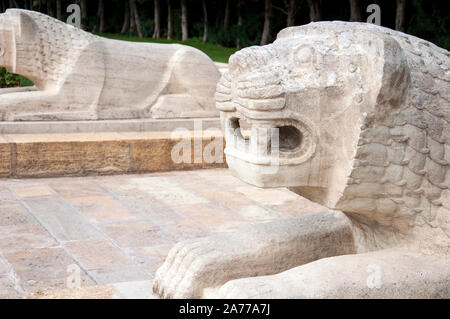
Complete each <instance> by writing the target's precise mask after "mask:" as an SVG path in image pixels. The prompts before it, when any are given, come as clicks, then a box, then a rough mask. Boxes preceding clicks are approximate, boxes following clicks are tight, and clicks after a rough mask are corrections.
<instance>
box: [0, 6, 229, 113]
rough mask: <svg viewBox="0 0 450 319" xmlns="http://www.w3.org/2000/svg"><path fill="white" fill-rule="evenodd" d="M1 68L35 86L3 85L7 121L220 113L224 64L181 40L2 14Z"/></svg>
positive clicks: (0, 102) (0, 104)
mask: <svg viewBox="0 0 450 319" xmlns="http://www.w3.org/2000/svg"><path fill="white" fill-rule="evenodd" d="M0 43H1V48H0V66H2V67H6V68H7V69H8V70H9V71H11V72H14V73H19V74H21V75H24V76H26V77H27V78H29V79H30V80H32V81H33V82H34V83H35V87H34V88H31V89H30V88H17V89H6V90H0V95H1V99H0V121H27V120H30V121H34V120H97V119H138V118H175V117H189V118H191V117H213V116H217V115H218V112H217V110H216V109H215V104H214V92H215V87H216V84H217V82H218V80H219V78H220V72H219V71H218V69H217V67H216V66H215V65H214V63H213V62H212V61H211V59H210V58H209V57H207V56H206V55H205V54H204V53H202V52H201V51H199V50H197V49H195V48H192V47H189V46H184V45H178V44H170V45H169V44H152V43H133V42H126V41H116V40H109V39H105V38H102V37H98V36H95V35H92V34H90V33H87V32H84V31H82V30H80V29H77V28H75V27H73V26H71V25H68V24H65V23H63V22H61V21H58V20H56V19H53V18H51V17H48V16H46V15H43V14H40V13H37V12H33V11H26V10H18V9H9V10H7V12H6V13H4V14H1V15H0Z"/></svg>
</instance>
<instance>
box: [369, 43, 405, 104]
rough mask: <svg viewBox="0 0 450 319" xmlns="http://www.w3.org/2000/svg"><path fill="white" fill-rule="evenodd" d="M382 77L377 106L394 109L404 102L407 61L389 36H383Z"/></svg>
mask: <svg viewBox="0 0 450 319" xmlns="http://www.w3.org/2000/svg"><path fill="white" fill-rule="evenodd" d="M382 47H383V50H382V56H381V58H382V61H383V63H382V68H383V69H382V76H381V78H380V80H381V83H380V90H379V92H378V96H377V104H378V105H379V106H384V108H386V107H388V108H396V107H398V106H400V105H401V104H402V102H403V101H404V98H405V95H406V92H407V88H408V87H409V84H410V70H409V66H408V60H407V57H406V55H405V52H404V51H403V49H402V47H401V46H400V44H399V43H398V42H397V41H396V40H395V39H394V38H393V37H391V36H389V35H385V36H383V46H382Z"/></svg>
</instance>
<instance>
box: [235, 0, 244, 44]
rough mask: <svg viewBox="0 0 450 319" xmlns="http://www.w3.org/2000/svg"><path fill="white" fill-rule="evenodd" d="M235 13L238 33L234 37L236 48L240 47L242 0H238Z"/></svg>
mask: <svg viewBox="0 0 450 319" xmlns="http://www.w3.org/2000/svg"><path fill="white" fill-rule="evenodd" d="M237 15H238V21H237V25H238V28H239V33H238V37H237V39H236V48H238V49H240V48H241V46H242V40H241V38H240V36H241V31H242V24H243V23H242V0H238V4H237Z"/></svg>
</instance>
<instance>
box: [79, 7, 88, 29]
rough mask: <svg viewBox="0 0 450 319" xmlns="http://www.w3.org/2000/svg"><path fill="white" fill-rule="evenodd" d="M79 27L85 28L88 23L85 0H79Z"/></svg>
mask: <svg viewBox="0 0 450 319" xmlns="http://www.w3.org/2000/svg"><path fill="white" fill-rule="evenodd" d="M80 7H81V29H83V30H87V23H88V11H87V0H81V3H80Z"/></svg>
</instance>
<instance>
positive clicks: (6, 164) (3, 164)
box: [0, 136, 11, 177]
mask: <svg viewBox="0 0 450 319" xmlns="http://www.w3.org/2000/svg"><path fill="white" fill-rule="evenodd" d="M10 172H11V151H10V145H9V143H8V142H7V141H6V140H5V139H4V138H3V137H1V136H0V177H3V176H9V174H10Z"/></svg>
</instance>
